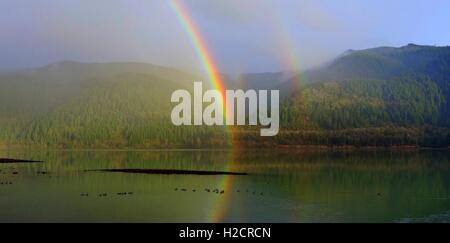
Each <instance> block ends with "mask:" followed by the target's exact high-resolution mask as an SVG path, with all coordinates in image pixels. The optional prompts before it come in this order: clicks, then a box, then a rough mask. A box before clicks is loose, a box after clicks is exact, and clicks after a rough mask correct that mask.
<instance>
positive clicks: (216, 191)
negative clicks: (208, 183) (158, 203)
mask: <svg viewBox="0 0 450 243" xmlns="http://www.w3.org/2000/svg"><path fill="white" fill-rule="evenodd" d="M174 191H180V192H187V191H192V192H197V189H192V190H188V189H186V188H175V189H174ZM204 191H205V192H207V193H211V192H212V193H216V194H219V195H222V194H225V190H220V189H218V188H216V189H210V188H205V189H204ZM240 192H241V191H240V190H236V193H240ZM245 192H246V193H251V194H252V195H257V194H258V195H260V196H264V193H263V192H259V193H258V192H256V191H252V192H251V191H250V190H248V189H247V190H245Z"/></svg>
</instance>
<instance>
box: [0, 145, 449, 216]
mask: <svg viewBox="0 0 450 243" xmlns="http://www.w3.org/2000/svg"><path fill="white" fill-rule="evenodd" d="M0 158H16V159H34V160H43V161H45V162H44V163H39V164H36V163H34V164H0V222H422V221H425V222H447V221H450V154H449V153H448V152H447V151H444V152H438V151H427V152H348V153H343V152H339V153H338V152H322V153H318V152H314V153H312V152H311V153H299V152H292V151H291V152H286V151H278V152H274V151H246V152H240V153H237V152H235V153H232V152H230V151H0ZM112 168H114V169H117V168H134V169H136V168H140V169H142V168H147V169H181V170H208V171H210V170H211V171H233V172H247V173H249V175H246V176H240V175H237V176H228V175H227V176H224V175H219V176H215V175H212V176H211V175H208V176H199V175H154V174H151V175H148V174H127V173H111V172H87V171H86V170H91V169H112ZM42 172H44V173H42ZM1 183H3V184H1ZM182 189H185V190H186V191H184V190H182ZM205 189H210V190H214V189H218V190H219V191H221V190H224V193H223V194H220V193H215V192H207V191H206V190H205ZM193 190H195V191H193ZM124 192H126V195H123V193H124ZM85 194H88V196H85ZM104 194H106V195H104Z"/></svg>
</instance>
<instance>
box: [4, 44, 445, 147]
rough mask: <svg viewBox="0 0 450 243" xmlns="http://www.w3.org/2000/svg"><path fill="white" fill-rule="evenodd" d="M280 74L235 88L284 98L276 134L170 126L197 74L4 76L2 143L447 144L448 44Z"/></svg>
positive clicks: (73, 70) (107, 67)
mask: <svg viewBox="0 0 450 243" xmlns="http://www.w3.org/2000/svg"><path fill="white" fill-rule="evenodd" d="M286 78H288V76H286V75H285V74H282V73H261V74H247V75H242V76H241V77H240V80H239V83H236V84H235V87H242V88H255V87H257V88H265V89H268V88H270V87H273V88H279V89H281V92H282V93H283V94H284V95H285V96H283V99H282V101H281V114H280V119H281V126H280V133H279V134H278V135H277V136H275V137H272V138H267V137H266V138H262V137H260V136H259V128H258V129H256V128H252V127H235V128H232V130H233V131H234V133H233V136H231V135H230V134H229V133H227V132H226V130H227V129H226V128H224V127H202V126H182V127H176V126H174V125H172V123H171V122H170V112H171V109H172V107H173V105H172V104H171V103H170V95H171V93H172V92H173V91H174V90H176V89H181V88H183V89H188V90H190V89H192V82H193V81H198V80H203V81H204V80H205V79H204V77H201V76H200V75H195V74H190V73H186V72H182V71H179V70H175V69H171V68H165V67H160V66H156V65H150V64H140V63H105V64H100V63H97V64H95V63H94V64H92V63H91V64H83V63H76V62H62V63H57V64H53V65H49V66H46V67H43V68H38V69H30V70H20V71H15V72H8V73H2V74H0V147H8V146H40V147H54V148H210V147H213V148H222V147H228V146H230V139H231V138H233V139H234V141H233V142H234V143H235V144H238V143H239V144H242V146H252V147H260V146H274V145H339V146H342V145H354V146H397V145H413V146H427V147H430V146H431V147H447V146H449V145H450V129H449V128H450V105H449V104H450V48H449V47H431V46H418V45H412V44H410V45H408V46H405V47H401V48H392V47H381V48H374V49H368V50H361V51H353V50H350V51H347V52H346V53H344V54H343V55H341V56H339V57H338V58H336V59H335V60H333V61H332V62H330V63H328V64H327V65H325V66H323V67H321V68H319V69H315V70H310V71H307V72H305V73H303V74H301V75H300V76H299V77H295V78H293V79H292V80H295V81H288V82H286V81H285V80H286ZM298 80H301V83H296V82H298ZM227 82H228V81H227ZM294 82H295V83H294ZM228 83H232V82H228ZM207 87H208V86H207V83H205V88H207ZM235 87H232V88H235Z"/></svg>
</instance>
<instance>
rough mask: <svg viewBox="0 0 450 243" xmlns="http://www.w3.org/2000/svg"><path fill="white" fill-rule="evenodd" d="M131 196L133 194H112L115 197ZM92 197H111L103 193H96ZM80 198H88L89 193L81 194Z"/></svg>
mask: <svg viewBox="0 0 450 243" xmlns="http://www.w3.org/2000/svg"><path fill="white" fill-rule="evenodd" d="M133 194H134V192H117V193H112V195H117V196H130V195H133ZM94 195H96V196H97V197H107V196H108V195H111V194H108V193H106V192H103V193H98V194H94ZM80 197H89V193H81V194H80Z"/></svg>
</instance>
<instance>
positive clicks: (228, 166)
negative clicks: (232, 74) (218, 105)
mask: <svg viewBox="0 0 450 243" xmlns="http://www.w3.org/2000/svg"><path fill="white" fill-rule="evenodd" d="M169 2H170V6H171V8H172V9H173V11H174V12H175V14H176V16H177V18H178V20H179V22H180V24H181V26H182V27H183V29H184V31H185V32H186V34H187V35H188V37H189V39H190V41H191V43H192V45H193V47H194V49H195V51H196V54H197V56H198V58H199V60H200V61H201V63H202V66H203V69H204V70H205V72H206V74H207V76H208V80H209V82H210V84H211V86H212V87H213V88H214V89H216V90H218V91H219V92H220V93H221V94H222V101H221V102H222V106H224V107H225V106H226V102H225V85H224V83H223V81H222V80H221V78H220V75H219V72H218V70H217V66H216V64H215V62H214V59H213V58H212V54H211V51H209V49H208V46H207V45H206V43H205V41H204V39H203V37H202V35H201V34H200V31H199V30H198V28H197V26H196V25H195V23H194V21H193V20H192V18H191V16H190V15H189V12H188V11H187V9H186V8H185V7H184V6H183V4H182V3H181V2H180V1H178V0H170V1H169ZM226 110H228V109H226ZM225 116H226V114H225ZM227 131H228V134H229V135H230V136H229V137H230V140H231V145H232V152H231V153H230V154H231V156H233V154H234V153H233V150H234V149H233V147H234V145H233V140H234V139H233V130H232V129H229V130H227ZM233 161H234V158H233V157H231V158H228V160H227V161H226V163H225V165H224V166H225V168H224V170H225V171H232V169H233V164H234V163H233ZM232 184H233V181H232V176H223V177H222V178H221V180H220V182H219V183H218V185H217V187H218V188H222V189H224V190H225V191H226V192H230V191H231V190H232ZM229 194H230V193H225V194H224V196H220V197H219V198H218V199H217V201H216V202H215V203H214V205H215V207H214V209H213V211H212V212H210V213H209V214H208V218H207V220H208V221H210V222H221V221H222V220H223V217H224V215H225V214H226V212H227V210H228V204H229V203H228V202H229V200H230V197H229Z"/></svg>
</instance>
